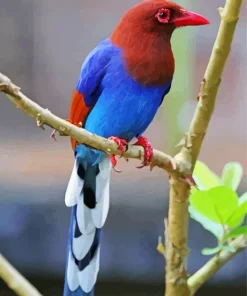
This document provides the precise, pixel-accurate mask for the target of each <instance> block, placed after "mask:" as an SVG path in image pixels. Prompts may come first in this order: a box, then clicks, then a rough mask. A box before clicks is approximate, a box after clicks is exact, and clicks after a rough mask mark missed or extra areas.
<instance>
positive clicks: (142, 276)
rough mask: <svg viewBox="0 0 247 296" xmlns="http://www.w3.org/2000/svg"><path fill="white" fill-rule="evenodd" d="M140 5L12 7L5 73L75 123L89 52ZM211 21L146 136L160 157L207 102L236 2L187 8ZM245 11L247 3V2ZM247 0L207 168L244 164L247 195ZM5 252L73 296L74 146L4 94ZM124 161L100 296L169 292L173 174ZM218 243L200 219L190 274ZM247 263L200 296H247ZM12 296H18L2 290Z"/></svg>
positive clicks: (190, 45)
mask: <svg viewBox="0 0 247 296" xmlns="http://www.w3.org/2000/svg"><path fill="white" fill-rule="evenodd" d="M137 2H138V1H136V0H126V1H120V0H115V1H110V0H101V1H98V0H90V1H83V0H74V1H68V0H42V1H38V0H19V1H15V0H8V1H1V5H0V71H1V72H3V73H5V74H6V75H8V76H9V77H11V79H12V80H13V81H14V82H15V83H16V84H17V85H19V86H21V87H22V90H23V92H24V93H25V94H26V95H28V96H29V97H30V98H32V99H33V100H34V101H36V102H38V103H39V104H41V105H42V106H44V107H46V108H48V109H50V110H51V111H52V112H54V113H55V114H57V115H59V116H61V117H63V118H67V116H68V110H69V104H70V97H71V93H72V91H73V88H74V87H75V85H76V81H77V78H78V74H79V71H80V67H81V64H82V62H83V60H84V58H85V57H86V55H87V53H88V52H89V51H90V50H91V49H92V48H93V47H94V46H95V45H96V44H97V43H98V42H99V41H101V40H102V39H104V38H105V37H106V36H108V35H109V34H110V33H111V31H112V29H113V28H114V26H115V25H116V23H117V22H118V20H119V18H120V17H121V15H122V14H123V12H125V11H126V10H127V9H128V8H129V7H130V6H132V5H133V4H135V3H137ZM177 2H178V3H179V4H181V5H184V6H186V7H187V8H190V9H193V10H195V11H198V12H200V13H202V14H203V15H204V16H206V17H207V18H208V19H209V20H210V22H211V25H210V26H205V27H192V28H184V29H180V30H178V31H177V32H176V33H175V34H174V36H173V40H172V41H173V48H174V52H175V57H176V61H177V65H176V69H177V71H176V76H175V81H174V84H173V87H172V89H171V92H170V94H169V95H168V96H167V97H166V99H165V102H164V104H163V105H162V108H161V110H160V111H159V112H158V114H157V116H156V119H155V120H154V122H153V123H152V125H151V126H150V128H149V129H148V131H147V132H146V135H147V136H149V138H150V141H151V142H152V143H153V145H154V147H155V148H158V149H161V150H163V151H166V152H169V153H174V152H175V151H174V149H173V146H174V145H175V144H176V143H178V142H179V140H180V138H181V136H182V135H183V134H184V133H185V132H186V130H187V129H188V126H189V123H190V120H191V117H192V114H193V111H194V109H195V106H196V99H195V98H196V96H197V94H198V90H199V84H200V81H201V80H202V78H203V73H204V71H205V68H206V65H207V62H208V58H209V56H210V52H211V49H212V45H213V43H214V40H215V36H216V33H217V30H218V25H219V14H218V11H217V8H218V7H219V6H223V5H224V3H225V1H224V0H215V1H203V0H197V1H193V0H178V1H177ZM244 2H245V1H244ZM246 15H247V13H246V2H245V3H244V5H243V9H242V14H241V18H240V22H239V25H238V28H237V31H236V35H235V39H234V42H233V45H232V52H231V55H230V57H229V59H228V62H227V66H226V70H225V72H224V75H223V77H222V78H223V79H222V85H221V87H220V91H219V95H218V101H217V104H216V110H215V113H214V117H213V120H212V122H211V124H210V128H209V132H208V134H207V137H206V139H205V142H204V146H203V149H202V152H201V155H200V159H201V160H202V161H204V162H206V163H207V164H208V165H209V167H210V168H211V169H212V170H214V171H215V172H216V173H218V174H221V171H222V168H223V166H224V164H225V163H226V162H228V161H239V162H240V163H241V164H242V165H243V167H244V171H245V177H244V179H243V182H242V183H241V185H240V187H239V193H243V192H244V191H245V190H246V172H247V158H246V148H247V145H246V138H247V119H246V115H247V109H246V108H247V89H246V81H247V67H246V64H247V58H246V49H247V48H246ZM0 101H1V104H0V252H1V253H3V255H4V256H6V257H7V258H8V260H9V261H10V262H11V263H12V264H13V265H15V266H16V267H17V268H18V269H19V270H20V271H21V272H22V273H23V274H24V275H25V276H26V277H27V278H29V279H30V280H31V281H32V282H33V283H34V284H35V285H36V286H37V287H38V289H39V290H40V291H41V292H42V293H43V294H44V295H47V296H48V295H49V296H50V295H51V296H53V295H54V296H56V295H61V294H62V288H63V273H64V267H65V249H66V240H67V232H68V226H69V217H70V209H68V208H66V207H65V205H64V192H65V189H66V185H67V182H68V179H69V177H70V173H71V169H72V165H73V153H72V152H71V150H70V145H69V139H68V138H67V137H62V138H59V139H58V142H54V141H52V140H51V139H50V138H49V135H50V133H51V130H50V129H49V128H47V130H46V131H45V132H42V131H41V129H38V128H37V127H36V126H35V122H34V120H33V119H31V118H29V117H27V116H26V115H25V114H24V113H22V112H21V111H19V110H18V109H16V108H15V107H14V106H13V105H12V104H11V103H10V102H9V101H8V100H6V98H5V96H4V95H3V94H0ZM135 165H136V162H134V161H130V162H129V163H128V164H126V163H125V162H122V161H121V162H119V167H120V168H121V169H122V170H123V172H122V173H121V174H116V173H112V183H111V209H110V214H109V218H108V220H107V223H106V225H105V230H104V235H103V239H102V256H101V271H100V276H99V281H98V282H99V284H98V285H97V289H96V291H97V295H99V296H100V295H102V296H103V295H108V296H115V295H122V296H128V295H129V296H132V295H137V296H139V295H142V296H144V295H148V296H149V295H154V296H156V295H157V296H161V295H163V291H164V286H163V281H164V267H165V263H164V260H163V258H162V256H161V255H160V254H158V252H157V251H156V245H157V240H158V236H159V235H162V234H163V220H164V217H166V216H167V209H168V190H169V187H168V182H167V176H166V174H165V173H164V172H163V171H161V170H159V169H155V170H154V171H153V172H152V173H150V172H149V170H148V169H143V170H137V169H136V168H135ZM214 245H215V241H214V238H213V237H212V236H211V234H209V233H207V232H206V231H204V230H203V229H202V228H201V227H200V226H199V225H198V224H197V223H195V222H193V221H190V235H189V247H190V249H191V254H190V260H189V271H190V273H192V272H193V271H195V270H196V269H198V268H199V267H200V266H201V265H202V264H203V263H204V262H205V261H206V260H207V259H208V258H206V257H204V256H202V255H201V254H200V250H201V249H202V248H203V247H205V246H208V247H210V246H212V247H213V246H214ZM246 262H247V261H246V254H244V253H242V254H240V255H238V256H237V257H236V258H235V259H234V260H233V261H232V262H230V263H228V265H227V266H225V267H224V268H223V269H222V270H221V271H220V272H219V273H218V274H217V275H216V276H215V277H214V278H213V279H212V280H210V282H209V283H208V284H207V286H206V287H205V288H204V289H202V290H201V291H200V292H199V293H198V295H209V293H211V294H212V295H216V294H218V293H220V292H221V293H223V294H224V295H233V293H234V295H236V296H237V295H241V296H242V295H245V284H246ZM0 295H1V296H2V295H3V296H10V295H13V293H12V292H10V291H9V290H8V289H7V287H6V286H5V285H4V284H3V283H0Z"/></svg>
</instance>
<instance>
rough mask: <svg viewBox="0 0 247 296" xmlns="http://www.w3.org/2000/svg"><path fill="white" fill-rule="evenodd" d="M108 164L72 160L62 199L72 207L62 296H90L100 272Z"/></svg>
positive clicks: (104, 160)
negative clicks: (71, 167)
mask: <svg viewBox="0 0 247 296" xmlns="http://www.w3.org/2000/svg"><path fill="white" fill-rule="evenodd" d="M110 170H111V163H110V159H109V157H107V156H106V157H104V158H103V159H102V160H101V162H100V163H98V164H94V165H92V164H89V163H86V162H85V161H84V162H81V161H80V160H79V159H78V158H77V159H76V160H75V164H74V168H73V171H72V174H71V178H70V181H69V184H68V188H67V191H66V195H65V204H66V205H67V206H68V207H72V215H71V223H70V231H69V239H68V247H67V265H66V274H65V286H64V296H86V295H87V296H93V294H94V292H93V291H94V285H95V283H96V279H97V274H98V271H99V258H100V242H99V240H100V231H101V228H102V227H103V225H104V223H105V220H106V217H107V214H108V210H109V183H110Z"/></svg>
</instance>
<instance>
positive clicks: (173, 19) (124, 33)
mask: <svg viewBox="0 0 247 296" xmlns="http://www.w3.org/2000/svg"><path fill="white" fill-rule="evenodd" d="M206 24H209V21H208V20H207V19H206V18H204V17H203V16H201V15H199V14H196V13H194V12H191V11H188V10H186V9H184V8H182V7H181V6H179V5H177V4H175V3H173V2H171V1H168V0H144V1H143V2H141V3H139V4H137V5H135V6H134V7H132V8H131V9H130V10H128V11H127V12H126V13H125V15H124V16H123V17H122V19H121V21H120V23H119V24H118V26H117V27H116V29H115V31H114V32H113V34H112V36H111V41H112V42H113V44H114V45H116V46H119V47H120V48H122V50H123V52H124V57H125V59H126V64H127V68H128V70H129V71H130V73H131V74H132V76H133V77H134V78H135V79H136V80H137V81H140V82H142V83H145V84H157V85H158V84H162V83H165V82H167V81H168V80H169V79H171V78H172V76H173V72H174V59H173V55H172V51H171V45H170V38H171V35H172V33H173V31H174V30H175V29H176V28H177V27H183V26H198V25H206Z"/></svg>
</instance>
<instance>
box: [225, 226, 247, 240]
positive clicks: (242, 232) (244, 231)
mask: <svg viewBox="0 0 247 296" xmlns="http://www.w3.org/2000/svg"><path fill="white" fill-rule="evenodd" d="M245 234H247V226H242V227H238V228H235V229H233V230H231V231H230V232H229V233H227V234H226V235H225V236H224V240H228V239H230V238H235V237H238V236H240V235H245Z"/></svg>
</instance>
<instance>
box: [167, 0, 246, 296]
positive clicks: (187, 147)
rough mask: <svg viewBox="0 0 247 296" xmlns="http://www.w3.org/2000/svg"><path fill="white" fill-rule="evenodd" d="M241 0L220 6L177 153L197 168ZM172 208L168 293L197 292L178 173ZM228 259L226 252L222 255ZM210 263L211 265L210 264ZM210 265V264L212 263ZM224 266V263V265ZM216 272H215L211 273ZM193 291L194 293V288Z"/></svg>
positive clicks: (173, 185) (180, 295) (181, 295)
mask: <svg viewBox="0 0 247 296" xmlns="http://www.w3.org/2000/svg"><path fill="white" fill-rule="evenodd" d="M241 4H242V0H227V1H226V5H225V7H224V9H223V8H220V9H219V12H220V16H221V23H220V28H219V31H218V35H217V38H216V41H215V44H214V47H213V50H212V54H211V57H210V60H209V63H208V66H207V69H206V72H205V76H204V80H203V82H202V83H201V89H200V93H199V96H198V100H199V102H198V105H197V108H196V111H195V114H194V117H193V119H192V122H191V126H190V129H189V132H188V134H187V136H186V139H185V141H184V146H183V148H182V149H181V152H180V153H179V154H178V155H177V156H175V159H176V160H177V162H178V160H181V159H182V160H183V162H184V159H187V160H188V159H190V160H191V166H192V168H194V165H195V163H196V160H197V157H198V155H199V152H200V149H201V146H202V143H203V139H204V136H205V134H206V132H207V128H208V125H209V122H210V119H211V117H212V114H213V111H214V106H215V101H216V95H217V92H218V88H219V85H220V82H221V75H222V72H223V69H224V66H225V63H226V60H227V57H228V55H229V53H230V49H231V43H232V40H233V36H234V32H235V28H236V24H237V22H238V19H239V12H240V8H241ZM170 185H171V190H170V207H169V215H168V229H167V233H168V237H166V296H189V295H194V292H195V291H196V290H197V288H196V287H197V286H198V285H199V286H201V285H202V284H203V283H204V282H205V281H206V280H207V279H208V278H207V277H204V278H203V280H202V279H200V277H199V276H196V277H193V280H190V281H189V283H190V285H188V281H187V272H186V257H187V253H188V252H187V238H188V234H187V233H188V219H189V215H188V207H187V205H188V197H189V192H190V191H189V185H188V184H185V183H183V182H181V180H179V179H178V178H177V176H171V178H170ZM222 256H223V257H224V258H225V256H226V255H225V254H223V255H222ZM207 266H208V265H207ZM209 266H211V265H210V263H209ZM222 266H223V264H222ZM212 274H213V273H212ZM199 279H200V283H197V281H198V280H199ZM190 290H191V291H192V292H191V291H190Z"/></svg>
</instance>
